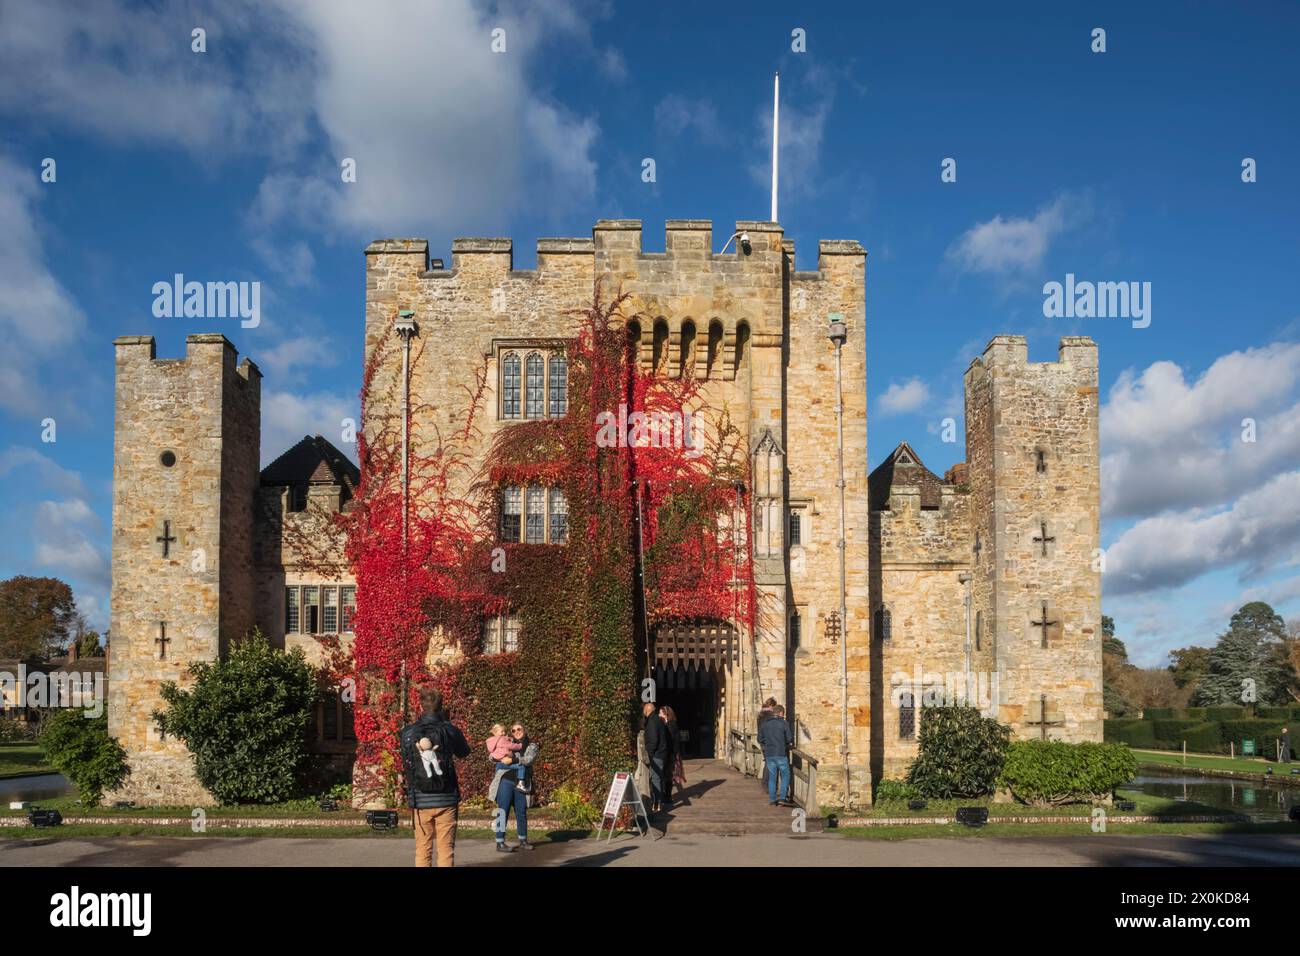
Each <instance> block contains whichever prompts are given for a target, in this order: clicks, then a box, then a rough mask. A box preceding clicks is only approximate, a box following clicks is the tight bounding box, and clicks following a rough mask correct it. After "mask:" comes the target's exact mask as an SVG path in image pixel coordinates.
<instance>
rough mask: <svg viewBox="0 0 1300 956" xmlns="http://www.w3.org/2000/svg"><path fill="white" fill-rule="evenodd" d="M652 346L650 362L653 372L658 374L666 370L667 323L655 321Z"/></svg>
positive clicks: (661, 320)
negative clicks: (652, 363) (652, 365)
mask: <svg viewBox="0 0 1300 956" xmlns="http://www.w3.org/2000/svg"><path fill="white" fill-rule="evenodd" d="M653 344H654V353H653V356H652V361H653V362H654V369H655V371H656V372H659V371H661V370H663V369H665V368H667V363H668V323H667V322H665V321H664V320H663V319H656V320H655V325H654V339H653Z"/></svg>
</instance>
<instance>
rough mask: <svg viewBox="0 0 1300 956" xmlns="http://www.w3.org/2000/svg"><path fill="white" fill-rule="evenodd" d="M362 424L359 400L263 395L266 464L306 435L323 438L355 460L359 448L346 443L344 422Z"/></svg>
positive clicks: (329, 395)
mask: <svg viewBox="0 0 1300 956" xmlns="http://www.w3.org/2000/svg"><path fill="white" fill-rule="evenodd" d="M345 418H351V419H352V420H353V421H359V419H360V410H359V407H358V400H357V399H356V398H355V397H353V396H346V395H337V394H334V393H330V392H316V393H313V394H306V395H302V394H296V393H293V392H281V391H274V390H264V391H263V392H262V464H263V465H266V464H269V463H270V462H272V461H274V460H275V459H276V458H278V457H279V456H280V455H281V454H283V453H284V452H285V451H287V450H288V449H289V448H290V447H292V446H293V445H295V444H297V443H298V442H299V441H301V440H302V439H303V436H306V435H321V436H322V437H324V438H325V440H326V441H328V442H330V443H331V444H332V445H334V446H335V447H336V448H338V449H339V451H341V452H343V453H344V454H346V455H347V456H348V457H350V458H352V459H353V460H355V459H356V446H355V445H351V444H345V443H344V442H343V437H342V432H343V420H344V419H345Z"/></svg>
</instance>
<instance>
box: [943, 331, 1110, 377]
mask: <svg viewBox="0 0 1300 956" xmlns="http://www.w3.org/2000/svg"><path fill="white" fill-rule="evenodd" d="M1029 365H1069V366H1072V367H1074V368H1096V367H1097V343H1096V342H1094V341H1093V340H1092V339H1091V338H1089V337H1088V336H1086V335H1067V336H1063V337H1062V338H1061V340H1060V345H1059V348H1058V352H1057V360H1056V361H1055V362H1030V361H1029V343H1028V341H1027V340H1026V338H1025V337H1024V336H1023V335H995V336H993V338H991V339H989V344H988V345H986V346H984V354H983V355H980V356H977V357H976V358H973V359H971V362H970V366H969V368H968V370H967V371H968V372H969V371H970V370H973V369H976V368H1011V367H1016V366H1029Z"/></svg>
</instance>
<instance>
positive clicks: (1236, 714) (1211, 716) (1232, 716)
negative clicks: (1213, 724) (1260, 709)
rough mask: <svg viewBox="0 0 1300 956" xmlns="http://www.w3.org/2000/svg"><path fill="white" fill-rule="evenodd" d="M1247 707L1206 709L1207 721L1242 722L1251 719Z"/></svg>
mask: <svg viewBox="0 0 1300 956" xmlns="http://www.w3.org/2000/svg"><path fill="white" fill-rule="evenodd" d="M1249 717H1250V715H1249V714H1248V713H1246V708H1245V707H1206V708H1205V719H1206V720H1242V719H1243V718H1249Z"/></svg>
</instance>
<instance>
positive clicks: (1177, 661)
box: [1169, 647, 1210, 690]
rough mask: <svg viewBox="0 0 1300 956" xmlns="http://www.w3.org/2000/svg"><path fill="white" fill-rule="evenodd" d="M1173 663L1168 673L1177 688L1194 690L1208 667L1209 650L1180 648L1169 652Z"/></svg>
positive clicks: (1203, 648) (1206, 648)
mask: <svg viewBox="0 0 1300 956" xmlns="http://www.w3.org/2000/svg"><path fill="white" fill-rule="evenodd" d="M1169 656H1170V658H1172V660H1173V663H1171V664H1170V665H1169V673H1170V674H1172V675H1173V678H1174V683H1175V684H1177V685H1178V686H1179V687H1183V688H1190V689H1192V690H1195V689H1196V685H1197V684H1198V683H1199V682H1200V680H1201V678H1202V677H1203V676H1205V672H1206V671H1207V670H1208V669H1209V667H1210V649H1209V648H1208V647H1181V648H1179V649H1178V650H1176V651H1170V652H1169Z"/></svg>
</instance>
